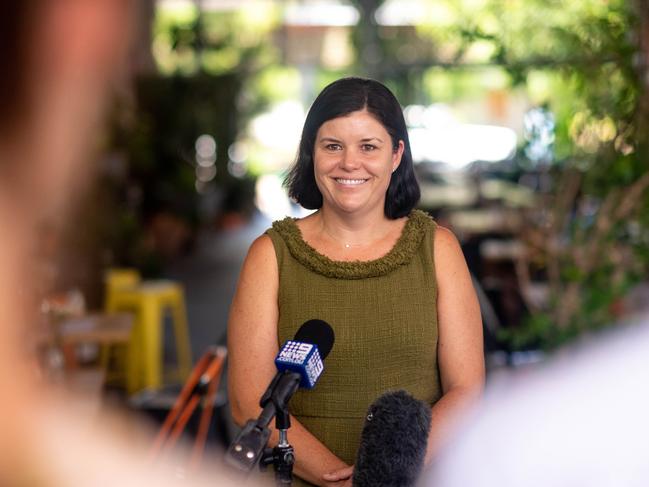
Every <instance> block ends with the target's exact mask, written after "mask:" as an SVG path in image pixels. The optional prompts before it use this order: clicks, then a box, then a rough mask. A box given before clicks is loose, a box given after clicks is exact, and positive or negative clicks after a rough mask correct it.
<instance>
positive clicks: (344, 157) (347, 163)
mask: <svg viewBox="0 0 649 487" xmlns="http://www.w3.org/2000/svg"><path fill="white" fill-rule="evenodd" d="M340 167H341V168H342V169H345V170H346V171H352V170H354V169H358V168H359V167H360V161H359V158H358V154H356V153H355V152H354V151H352V150H344V151H343V152H342V154H341V157H340Z"/></svg>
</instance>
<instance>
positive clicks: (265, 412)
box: [225, 320, 334, 477]
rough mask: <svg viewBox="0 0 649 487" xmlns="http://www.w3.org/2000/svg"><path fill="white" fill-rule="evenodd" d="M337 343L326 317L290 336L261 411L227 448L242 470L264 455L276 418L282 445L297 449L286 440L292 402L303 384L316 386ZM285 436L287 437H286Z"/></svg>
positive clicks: (229, 458)
mask: <svg viewBox="0 0 649 487" xmlns="http://www.w3.org/2000/svg"><path fill="white" fill-rule="evenodd" d="M333 344H334V331H333V329H332V328H331V326H330V325H329V324H328V323H326V322H325V321H322V320H309V321H307V322H306V323H304V324H303V325H302V326H301V327H300V329H299V330H298V331H297V333H296V334H295V337H293V340H288V341H287V342H286V343H285V344H284V346H283V347H282V348H281V349H280V351H279V353H278V354H277V357H275V365H276V367H277V374H275V377H274V378H273V380H272V381H271V383H270V385H269V386H268V388H267V389H266V392H264V395H263V396H262V397H261V399H260V401H259V405H260V406H261V407H262V411H261V414H260V415H259V417H258V418H257V419H256V420H252V419H251V420H249V421H248V422H247V423H246V424H245V425H244V427H243V429H242V430H241V432H240V433H239V435H238V436H237V438H236V439H235V440H234V442H232V444H231V445H230V447H229V448H228V451H227V452H226V456H225V458H226V461H227V462H228V463H229V464H230V465H232V466H234V467H236V468H237V469H239V470H243V471H246V472H249V471H250V470H251V469H252V468H253V467H254V466H255V465H257V464H258V463H259V461H260V459H261V457H262V454H263V450H264V447H265V446H266V444H267V443H268V438H269V436H270V429H269V428H268V424H269V423H270V421H271V420H272V419H273V418H275V420H276V427H277V429H278V430H279V433H280V445H278V447H276V448H279V447H282V448H287V451H290V455H291V459H290V462H291V466H290V467H289V474H288V477H290V469H291V468H292V455H293V450H292V448H291V447H290V445H288V443H287V442H286V430H287V429H288V427H289V426H290V418H289V414H288V402H289V401H290V399H291V397H293V394H295V392H296V391H297V389H298V388H299V387H304V388H306V389H312V388H313V386H314V385H315V383H316V382H317V380H318V378H319V377H320V376H321V375H322V373H323V371H324V364H323V361H324V359H325V358H326V357H327V355H329V352H330V351H331V348H332V347H333ZM282 440H283V441H282ZM283 475H285V473H284V474H283Z"/></svg>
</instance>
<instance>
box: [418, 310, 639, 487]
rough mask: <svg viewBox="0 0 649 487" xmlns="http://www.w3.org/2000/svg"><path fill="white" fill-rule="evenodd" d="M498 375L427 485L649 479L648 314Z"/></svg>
mask: <svg viewBox="0 0 649 487" xmlns="http://www.w3.org/2000/svg"><path fill="white" fill-rule="evenodd" d="M638 321H639V323H631V324H628V325H625V326H621V327H618V328H616V329H615V330H614V331H609V332H607V333H605V334H603V335H602V336H598V337H597V338H596V339H595V340H593V341H592V342H587V343H583V344H580V345H579V346H576V347H572V348H568V349H566V350H563V351H562V352H561V353H560V355H559V356H557V357H555V358H554V359H553V360H550V361H549V362H548V363H547V364H545V365H543V366H542V367H541V368H540V369H539V370H535V371H526V372H523V373H516V374H512V375H509V376H506V377H502V378H499V379H497V380H495V382H494V383H492V384H491V385H490V387H488V392H487V394H486V397H485V401H484V403H483V404H482V406H481V408H480V409H479V410H477V411H475V413H474V415H473V416H472V417H471V418H469V419H468V420H467V421H466V423H465V425H464V427H463V430H462V431H461V432H460V434H459V435H458V440H457V441H456V442H454V443H453V445H452V446H451V447H450V448H449V449H447V451H446V452H445V453H444V454H443V455H442V456H441V457H440V460H439V462H438V463H437V464H436V465H435V466H434V468H433V469H432V470H431V471H430V472H429V473H428V476H427V477H426V480H425V482H423V484H424V485H435V486H437V487H456V486H457V487H465V486H469V485H480V486H482V487H496V486H498V487H508V486H512V487H514V486H516V487H518V486H521V485H525V486H527V487H536V486H538V487H541V486H543V487H547V486H553V487H573V486H575V485H588V486H591V487H597V486H611V485H616V486H634V485H637V486H641V485H642V486H644V485H647V484H648V483H649V461H647V458H648V456H647V455H648V454H649V450H648V449H647V438H649V421H648V420H647V411H649V386H648V385H647V371H648V370H649V354H648V353H647V350H649V316H644V317H643V318H641V319H639V320H638Z"/></svg>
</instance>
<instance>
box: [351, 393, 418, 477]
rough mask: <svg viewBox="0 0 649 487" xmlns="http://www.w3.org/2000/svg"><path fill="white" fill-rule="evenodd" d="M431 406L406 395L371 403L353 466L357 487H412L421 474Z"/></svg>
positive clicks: (379, 399)
mask: <svg viewBox="0 0 649 487" xmlns="http://www.w3.org/2000/svg"><path fill="white" fill-rule="evenodd" d="M430 422H431V411H430V406H429V405H427V404H426V403H424V402H423V401H420V400H418V399H415V398H414V397H412V396H411V395H410V394H408V393H407V392H406V391H394V392H387V393H385V394H383V395H382V396H380V397H379V398H378V399H377V400H376V401H374V402H373V403H372V405H371V406H370V407H369V409H368V412H367V417H366V419H365V426H364V427H363V432H362V433H361V441H360V446H359V448H358V453H357V456H356V463H355V464H354V473H353V475H352V485H353V486H354V487H411V486H414V485H415V483H416V481H417V479H418V477H419V475H420V474H421V471H422V468H423V465H424V457H425V455H426V446H427V443H428V432H429V430H430Z"/></svg>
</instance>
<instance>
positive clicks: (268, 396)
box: [226, 371, 301, 486]
mask: <svg viewBox="0 0 649 487" xmlns="http://www.w3.org/2000/svg"><path fill="white" fill-rule="evenodd" d="M300 380H301V377H300V374H298V373H295V372H289V371H284V372H283V373H281V374H278V375H276V376H275V378H274V379H273V381H272V382H271V384H270V386H268V389H266V392H265V393H264V395H263V396H262V397H261V399H260V401H259V405H260V406H261V407H262V408H263V409H262V411H261V414H260V415H259V417H258V418H257V420H256V421H255V420H249V421H248V422H247V423H246V425H245V426H244V427H243V429H242V431H241V433H240V434H239V436H238V437H237V438H236V439H235V440H234V442H233V443H232V445H230V448H228V451H227V453H226V460H227V461H228V463H230V464H232V465H234V466H235V467H237V468H239V469H241V470H244V471H250V470H252V468H253V467H254V466H255V465H256V464H257V463H259V467H260V468H261V469H263V468H265V467H266V466H268V465H271V464H272V465H273V467H274V469H275V482H276V485H280V486H286V485H291V483H292V479H293V464H294V463H295V454H294V451H293V447H292V446H291V445H290V444H289V443H288V439H287V431H288V428H290V426H291V420H290V416H289V413H288V401H289V400H290V399H291V397H292V396H293V394H295V391H296V390H297V389H298V387H299V385H300ZM273 417H275V427H276V428H277V430H278V432H279V443H278V445H277V446H276V447H275V448H265V447H266V444H267V442H268V438H269V436H270V429H269V428H268V424H269V423H270V421H271V420H272V419H273Z"/></svg>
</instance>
